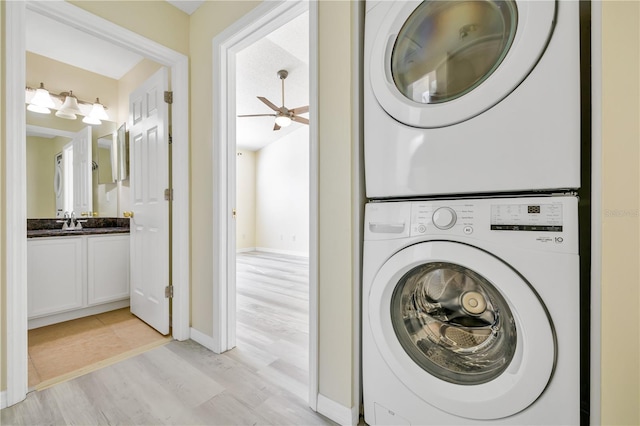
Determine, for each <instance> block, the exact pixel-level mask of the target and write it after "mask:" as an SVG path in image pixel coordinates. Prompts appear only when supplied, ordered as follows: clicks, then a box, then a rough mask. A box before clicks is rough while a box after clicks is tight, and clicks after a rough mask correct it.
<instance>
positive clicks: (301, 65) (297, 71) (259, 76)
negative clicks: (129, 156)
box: [26, 0, 309, 151]
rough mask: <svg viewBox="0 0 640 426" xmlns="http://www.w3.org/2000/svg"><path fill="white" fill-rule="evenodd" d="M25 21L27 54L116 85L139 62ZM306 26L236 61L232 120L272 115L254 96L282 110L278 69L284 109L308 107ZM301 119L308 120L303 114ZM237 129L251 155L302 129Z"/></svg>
mask: <svg viewBox="0 0 640 426" xmlns="http://www.w3.org/2000/svg"><path fill="white" fill-rule="evenodd" d="M170 3H172V4H174V5H176V7H179V8H180V9H181V10H183V11H185V12H186V13H189V14H190V13H192V12H193V11H194V10H195V9H196V8H197V7H198V6H199V5H200V4H201V3H203V2H202V1H173V0H172V1H170ZM26 21H27V37H26V49H27V51H29V52H33V53H36V54H38V55H42V56H45V57H48V58H51V59H54V60H57V61H59V62H63V63H66V64H69V65H72V66H75V67H78V68H81V69H85V70H87V71H91V72H94V73H97V74H101V75H104V76H106V77H109V78H112V79H115V80H119V79H120V78H122V76H123V75H125V74H126V73H127V72H128V71H129V70H131V69H132V68H133V67H134V66H135V65H136V64H138V62H140V61H141V60H142V59H143V57H142V56H140V55H137V54H135V53H133V52H131V51H129V50H126V49H122V48H120V47H118V46H115V45H113V44H110V43H108V42H105V41H104V40H101V39H99V38H97V37H94V36H91V35H89V34H86V33H84V32H81V31H79V30H76V29H74V28H71V27H68V26H65V25H62V24H60V23H59V22H57V21H55V20H53V19H50V18H47V17H44V16H42V15H39V14H37V13H35V12H32V11H29V10H28V11H27V20H26ZM308 22H309V17H308V13H304V14H302V15H300V16H299V17H297V18H295V19H293V20H292V21H290V22H289V23H288V24H286V25H284V26H282V27H280V28H279V29H277V30H275V31H274V32H272V33H271V34H269V35H268V36H267V37H264V38H261V39H260V40H259V41H257V42H256V43H254V44H252V45H250V46H248V47H246V48H245V49H244V50H242V51H240V52H239V53H238V54H237V55H236V70H237V72H236V113H235V115H237V114H270V113H272V112H273V111H272V110H270V109H269V108H268V107H267V106H266V105H265V104H263V103H262V102H261V101H259V100H258V99H257V96H264V97H266V98H267V99H269V100H270V101H271V102H273V103H274V104H275V105H277V106H281V105H282V86H281V81H280V79H279V78H278V76H277V72H278V70H280V69H286V70H287V71H288V72H289V76H288V77H287V78H286V80H285V83H284V84H285V106H286V107H287V108H289V109H291V108H295V107H300V106H304V105H309V59H308V46H309V32H308ZM28 83H30V82H28ZM44 83H45V85H47V82H44ZM34 84H35V83H34ZM71 89H73V88H71ZM303 116H304V117H308V114H303ZM236 123H237V126H236V143H237V146H238V148H241V149H248V150H252V151H255V150H259V149H261V148H262V147H264V146H266V145H268V144H269V143H271V142H273V141H275V140H277V139H279V138H281V137H283V136H285V135H288V134H290V133H292V132H294V131H296V130H297V129H300V127H307V126H305V125H304V124H299V123H295V122H294V123H292V124H291V125H290V126H289V127H285V128H282V129H281V130H278V131H273V124H274V117H252V118H237V120H236Z"/></svg>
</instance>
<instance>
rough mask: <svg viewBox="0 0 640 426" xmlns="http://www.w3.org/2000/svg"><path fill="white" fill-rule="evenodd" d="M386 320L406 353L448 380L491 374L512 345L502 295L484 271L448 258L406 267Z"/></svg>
mask: <svg viewBox="0 0 640 426" xmlns="http://www.w3.org/2000/svg"><path fill="white" fill-rule="evenodd" d="M391 322H392V324H393V329H394V331H395V333H396V336H397V337H398V340H399V342H400V344H401V345H402V346H403V348H404V349H405V350H406V351H407V353H408V354H409V356H410V357H411V358H412V359H413V360H414V361H415V362H416V363H417V364H418V365H419V366H420V367H422V368H423V369H424V370H425V371H427V372H428V373H430V374H432V375H433V376H435V377H438V378H440V379H442V380H446V381H448V382H451V383H456V384H463V385H477V384H481V383H485V382H488V381H490V380H493V379H495V378H496V377H498V376H500V374H502V373H503V372H504V370H505V369H506V368H507V366H508V365H509V363H510V362H511V360H512V358H513V356H514V354H515V350H516V343H517V333H516V325H515V320H514V318H513V314H512V313H511V309H509V305H508V303H507V302H506V300H505V299H504V297H502V295H501V294H500V292H499V291H498V290H497V289H496V288H495V286H494V285H493V284H491V283H490V282H489V281H488V280H487V279H486V278H484V277H483V276H481V275H479V274H477V273H476V272H474V271H472V270H470V269H468V268H465V267H463V266H459V265H455V264H452V263H445V262H433V263H427V264H424V265H420V266H418V267H415V268H413V269H411V270H410V271H409V272H407V273H406V274H405V275H404V276H403V277H402V278H401V279H400V281H399V283H398V285H397V286H396V288H395V290H394V292H393V295H392V297H391Z"/></svg>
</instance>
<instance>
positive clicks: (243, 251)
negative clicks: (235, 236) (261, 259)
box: [236, 247, 256, 253]
mask: <svg viewBox="0 0 640 426" xmlns="http://www.w3.org/2000/svg"><path fill="white" fill-rule="evenodd" d="M250 251H256V248H255V247H245V248H237V249H236V253H247V252H250Z"/></svg>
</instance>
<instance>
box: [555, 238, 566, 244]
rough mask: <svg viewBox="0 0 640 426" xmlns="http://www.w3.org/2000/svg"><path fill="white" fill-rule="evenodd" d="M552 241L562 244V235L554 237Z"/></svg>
mask: <svg viewBox="0 0 640 426" xmlns="http://www.w3.org/2000/svg"><path fill="white" fill-rule="evenodd" d="M554 241H555V242H556V244H562V242H563V241H564V238H562V237H556V238H555V239H554Z"/></svg>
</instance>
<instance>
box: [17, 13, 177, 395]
mask: <svg viewBox="0 0 640 426" xmlns="http://www.w3.org/2000/svg"><path fill="white" fill-rule="evenodd" d="M27 8H28V9H29V10H32V11H35V12H37V13H40V14H42V15H45V16H48V17H50V18H53V19H55V20H56V21H58V22H60V23H61V24H64V25H72V26H73V27H75V28H77V29H80V30H81V31H83V32H85V33H87V34H91V35H93V36H95V37H98V38H101V39H103V40H105V41H108V42H111V43H114V44H118V45H120V46H122V47H126V48H128V49H130V50H132V51H135V52H137V53H139V54H141V55H143V56H145V57H146V58H148V59H150V60H153V61H155V62H158V63H160V64H162V65H164V66H167V67H169V68H170V69H171V75H172V80H171V86H172V87H173V91H174V96H173V105H172V108H173V119H172V122H173V140H174V141H177V140H180V141H185V142H184V143H181V144H176V146H175V147H174V150H173V151H174V158H173V176H174V180H173V187H174V190H175V193H176V195H175V196H174V200H173V203H174V206H175V213H174V217H173V220H174V222H175V226H173V229H172V233H173V235H172V243H171V244H172V246H173V252H174V253H176V255H174V257H173V259H172V262H171V266H172V277H173V282H174V283H177V285H176V286H174V298H173V316H172V318H173V330H172V331H173V337H174V338H175V339H177V340H184V339H187V338H188V337H189V270H188V266H189V203H188V194H189V183H188V182H189V179H188V143H187V142H186V141H188V139H189V134H188V60H187V57H186V56H184V55H182V54H180V53H178V52H175V51H173V50H171V49H168V48H166V47H164V46H162V45H160V44H158V43H155V42H153V41H150V40H148V39H146V38H144V37H142V36H140V35H138V34H136V33H133V32H131V31H128V30H125V29H124V28H122V27H119V26H118V25H116V24H113V23H111V22H108V21H106V20H103V19H102V18H99V17H97V16H95V15H92V14H91V13H88V12H86V11H84V10H82V9H80V8H78V7H76V6H74V5H72V4H70V3H66V2H62V3H56V4H49V3H47V2H41V3H40V2H8V3H6V5H5V29H6V34H7V47H6V58H7V72H6V81H7V91H6V101H7V108H6V140H7V141H8V143H7V146H6V179H7V182H6V183H7V188H8V190H7V193H6V196H7V207H6V209H7V211H6V216H5V217H6V229H7V236H6V240H7V245H8V247H11V248H12V249H11V250H8V251H7V255H6V264H7V265H6V266H7V269H6V282H7V298H6V300H7V302H6V305H5V306H6V310H7V312H6V315H7V398H6V403H7V404H8V405H12V404H15V403H17V402H19V401H21V400H23V399H24V398H25V396H26V393H27V389H28V388H27V294H26V274H27V271H26V229H25V227H24V223H26V219H27V215H26V205H25V204H26V203H25V202H24V200H25V192H26V179H25V176H26V172H25V167H26V166H25V163H26V161H25V152H24V145H23V144H17V143H12V141H22V140H24V139H25V108H24V87H25V86H26V84H25V42H24V41H25V27H26V25H25V15H26V10H27Z"/></svg>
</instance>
